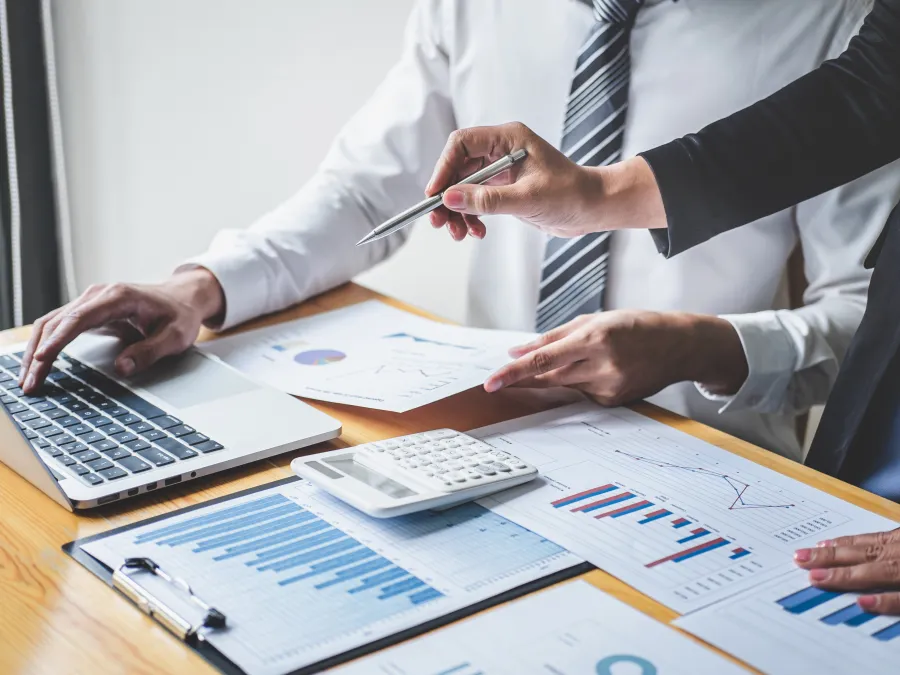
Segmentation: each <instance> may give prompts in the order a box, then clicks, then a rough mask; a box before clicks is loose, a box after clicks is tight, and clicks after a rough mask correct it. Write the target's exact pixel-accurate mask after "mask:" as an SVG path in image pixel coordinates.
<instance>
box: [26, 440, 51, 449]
mask: <svg viewBox="0 0 900 675" xmlns="http://www.w3.org/2000/svg"><path fill="white" fill-rule="evenodd" d="M31 444H32V445H36V446H37V447H39V448H48V447H50V441H46V440H44V439H43V438H34V439H32V440H31Z"/></svg>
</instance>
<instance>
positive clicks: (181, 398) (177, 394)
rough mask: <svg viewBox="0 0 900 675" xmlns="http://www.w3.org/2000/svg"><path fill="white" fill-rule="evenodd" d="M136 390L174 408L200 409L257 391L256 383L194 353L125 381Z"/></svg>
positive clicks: (175, 358) (164, 363)
mask: <svg viewBox="0 0 900 675" xmlns="http://www.w3.org/2000/svg"><path fill="white" fill-rule="evenodd" d="M125 382H127V383H128V384H129V385H131V386H132V387H140V388H142V389H146V390H147V391H148V392H150V393H151V394H153V395H154V396H157V397H159V398H160V399H162V400H163V401H164V402H166V403H168V404H169V405H170V406H172V407H174V408H179V409H181V410H183V409H185V408H190V407H192V406H196V405H203V404H206V403H210V402H212V401H217V400H219V399H223V398H227V397H229V396H235V395H236V394H243V393H244V392H248V391H253V390H254V389H256V388H257V386H256V385H255V384H254V383H253V381H252V380H249V379H247V378H245V377H241V376H240V375H239V374H237V373H235V372H232V371H231V370H230V369H229V368H226V367H225V366H222V365H220V364H218V363H216V362H215V361H212V360H210V359H208V358H206V357H205V356H202V355H201V354H198V353H197V352H195V351H193V350H190V351H188V352H186V353H185V354H183V355H181V356H178V357H174V358H169V359H165V360H163V361H161V362H159V363H157V364H156V365H154V366H153V367H152V368H150V369H149V371H147V372H146V373H141V374H140V375H136V376H135V377H132V378H129V379H127V380H125Z"/></svg>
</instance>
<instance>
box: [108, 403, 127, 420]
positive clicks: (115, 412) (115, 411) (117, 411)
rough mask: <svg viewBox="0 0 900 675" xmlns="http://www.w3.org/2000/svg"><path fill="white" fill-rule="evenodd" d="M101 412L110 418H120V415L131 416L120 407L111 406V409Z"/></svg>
mask: <svg viewBox="0 0 900 675" xmlns="http://www.w3.org/2000/svg"><path fill="white" fill-rule="evenodd" d="M103 412H105V413H106V414H107V415H109V416H110V417H121V416H122V415H129V414H131V413H130V412H129V411H128V410H126V409H125V408H123V407H122V406H120V405H116V406H113V407H112V408H109V409H108V410H104V411H103Z"/></svg>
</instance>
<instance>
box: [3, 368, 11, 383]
mask: <svg viewBox="0 0 900 675" xmlns="http://www.w3.org/2000/svg"><path fill="white" fill-rule="evenodd" d="M12 379H14V378H13V376H12V375H10V374H9V373H7V372H6V371H5V370H0V382H9V381H10V380H12Z"/></svg>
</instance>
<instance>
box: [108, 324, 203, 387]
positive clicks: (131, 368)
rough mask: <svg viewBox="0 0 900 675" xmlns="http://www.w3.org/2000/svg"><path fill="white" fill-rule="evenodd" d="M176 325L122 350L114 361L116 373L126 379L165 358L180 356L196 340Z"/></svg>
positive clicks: (185, 329)
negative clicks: (174, 355)
mask: <svg viewBox="0 0 900 675" xmlns="http://www.w3.org/2000/svg"><path fill="white" fill-rule="evenodd" d="M197 332H199V328H198V330H197V331H195V332H194V333H193V334H191V330H190V329H187V328H183V327H181V326H180V325H178V324H168V325H166V326H164V327H163V328H161V329H160V330H159V331H157V332H156V333H153V334H152V335H150V336H149V337H148V338H147V339H145V340H141V341H140V342H135V343H134V344H133V345H131V346H129V347H127V348H126V349H123V350H122V353H121V354H119V356H118V358H117V359H116V363H115V366H116V371H117V372H118V373H119V374H120V375H122V376H124V377H128V376H129V375H133V374H135V373H139V372H141V371H142V370H145V369H146V368H148V367H150V366H152V365H153V364H154V363H156V362H157V361H159V360H160V359H162V358H165V357H166V356H172V355H173V354H180V353H181V352H183V351H184V350H185V349H187V348H188V347H190V346H191V345H192V344H193V343H194V340H195V339H196V337H197V335H196V333H197Z"/></svg>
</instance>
